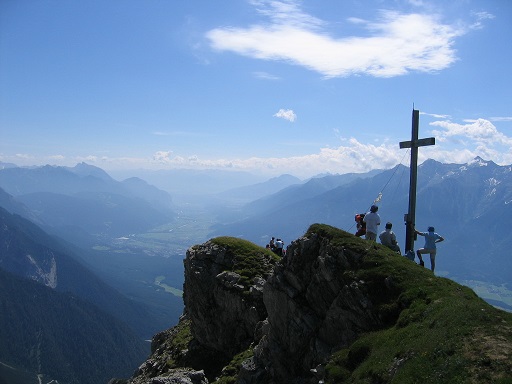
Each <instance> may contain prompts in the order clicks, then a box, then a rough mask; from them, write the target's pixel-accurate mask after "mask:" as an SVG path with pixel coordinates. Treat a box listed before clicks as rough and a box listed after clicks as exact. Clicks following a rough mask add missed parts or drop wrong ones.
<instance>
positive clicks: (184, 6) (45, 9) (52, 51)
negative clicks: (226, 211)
mask: <svg viewBox="0 0 512 384" xmlns="http://www.w3.org/2000/svg"><path fill="white" fill-rule="evenodd" d="M511 37H512V2H511V1H508V0H452V1H449V2H447V1H444V0H439V1H436V0H433V1H427V0H408V1H407V0H396V1H377V0H365V1H363V0H358V1H356V0H344V1H339V0H324V1H318V0H304V1H292V0H286V1H264V0H261V1H260V0H258V1H257V0H252V1H249V0H225V1H222V2H214V1H206V0H203V1H198V0H188V1H184V0H182V1H179V0H144V1H143V0H139V1H133V0H107V1H105V0H101V1H97V0H87V1H85V0H84V1H78V0H71V1H64V0H3V1H2V2H0V135H1V140H0V161H2V162H9V163H15V164H17V165H43V164H54V165H67V166H72V165H74V164H76V163H78V162H81V161H85V162H87V163H89V164H92V165H96V166H98V167H101V168H103V169H106V170H126V169H140V168H145V169H169V168H222V169H234V170H246V171H250V172H255V173H260V174H268V175H269V176H273V175H278V174H283V173H291V174H294V175H296V176H299V177H309V176H312V175H315V174H319V173H325V172H331V173H346V172H365V171H368V170H371V169H374V168H391V167H393V166H394V165H396V164H398V163H400V162H402V163H404V164H405V165H408V157H407V155H408V153H407V150H405V149H403V150H401V149H399V145H398V143H399V142H400V141H404V140H408V139H409V138H410V135H411V113H412V108H413V105H414V107H415V108H416V109H419V110H420V112H421V115H420V137H430V136H434V137H436V146H433V147H424V148H422V149H420V159H419V161H420V162H422V161H424V160H425V159H426V158H433V159H436V160H439V161H442V162H455V163H464V162H467V161H469V160H471V159H472V158H474V157H475V156H481V157H483V158H484V159H486V160H493V161H495V162H496V163H498V164H502V165H504V164H512V92H511V90H512V76H511V73H510V68H511V67H512V40H511Z"/></svg>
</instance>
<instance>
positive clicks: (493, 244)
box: [211, 158, 512, 285]
mask: <svg viewBox="0 0 512 384" xmlns="http://www.w3.org/2000/svg"><path fill="white" fill-rule="evenodd" d="M336 179H337V180H339V181H340V182H339V184H338V185H336V184H335V183H334V184H331V183H329V181H332V180H336ZM342 180H343V176H329V177H325V178H320V179H312V180H309V181H308V182H305V183H303V184H298V185H293V186H290V187H288V188H285V189H283V190H281V191H279V192H277V193H275V194H273V195H270V196H266V197H264V198H261V199H259V200H256V201H253V202H251V203H249V204H247V205H245V206H244V207H242V208H239V209H238V210H237V214H238V216H237V218H236V219H232V220H231V222H224V223H220V224H218V225H217V226H216V227H215V228H214V230H213V232H212V233H211V235H212V236H224V235H227V236H235V237H241V238H244V239H247V240H250V241H253V242H254V243H256V244H259V245H265V243H267V242H268V241H269V239H270V237H271V236H275V237H281V238H282V239H283V240H285V242H286V240H287V239H288V241H289V239H294V238H297V237H299V236H300V235H301V233H304V231H305V230H306V229H307V228H308V226H309V225H311V224H312V223H316V222H319V223H325V224H330V225H333V226H336V227H338V228H341V229H344V230H347V231H349V232H354V233H355V231H356V230H355V221H354V217H355V215H356V214H358V213H365V212H367V211H368V210H369V207H370V206H371V205H372V204H374V202H375V201H376V200H378V202H376V204H377V205H378V206H379V214H380V216H381V221H382V223H381V224H384V223H386V222H388V221H389V222H391V223H392V224H393V230H394V232H395V233H396V234H397V238H398V241H399V243H400V246H401V247H402V250H403V248H404V242H405V226H404V214H405V213H407V209H408V199H409V172H408V168H407V167H405V166H402V165H398V166H396V167H395V168H393V169H390V170H385V171H382V172H379V173H377V174H374V175H364V176H360V177H353V178H351V180H348V181H347V182H343V181H342ZM511 203H512V167H511V166H499V165H497V164H495V163H494V162H492V161H484V160H483V159H481V158H476V159H474V161H472V162H470V163H467V164H442V163H439V162H436V161H434V160H427V161H425V162H424V163H423V164H421V165H420V166H419V168H418V186H417V207H416V228H417V229H418V230H421V231H426V230H427V227H428V226H434V227H435V229H436V232H438V233H439V234H441V235H442V236H443V237H444V238H445V239H446V240H445V242H443V243H442V244H440V245H439V250H438V267H439V273H442V274H443V275H445V276H449V277H451V278H454V279H456V280H459V281H463V280H473V279H474V280H480V281H488V282H492V283H493V284H497V285H501V284H508V283H510V281H512V259H511V258H510V257H509V255H510V252H509V250H510V247H512V233H511V232H510V231H509V230H508V228H510V226H511V224H512V204H511ZM381 230H383V225H381ZM422 246H423V242H422V239H421V238H419V239H418V240H417V242H416V244H415V248H416V249H417V248H420V247H422Z"/></svg>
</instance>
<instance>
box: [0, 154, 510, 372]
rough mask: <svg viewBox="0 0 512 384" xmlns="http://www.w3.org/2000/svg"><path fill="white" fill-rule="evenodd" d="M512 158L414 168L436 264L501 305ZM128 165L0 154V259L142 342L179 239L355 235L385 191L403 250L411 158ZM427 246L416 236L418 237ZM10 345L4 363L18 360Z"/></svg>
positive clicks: (165, 298)
mask: <svg viewBox="0 0 512 384" xmlns="http://www.w3.org/2000/svg"><path fill="white" fill-rule="evenodd" d="M0 165H2V164H0ZM511 168H512V167H511V166H497V165H496V164H494V163H492V162H490V161H484V160H482V159H475V161H473V162H471V163H469V164H441V163H437V162H435V161H432V160H428V161H427V162H425V163H424V164H422V165H421V166H420V167H419V184H418V211H417V223H416V224H417V228H419V229H420V230H425V229H426V227H427V226H428V225H434V226H435V227H436V231H437V232H439V233H440V234H442V235H443V236H444V237H445V238H446V241H445V242H444V243H442V244H441V245H440V246H439V256H438V271H437V274H438V275H440V276H445V277H448V278H451V279H453V280H455V281H458V282H460V283H462V284H465V285H468V286H470V287H471V288H473V289H474V290H475V291H476V292H477V293H478V294H479V295H480V296H481V297H483V298H484V299H486V300H487V301H489V302H490V303H491V304H494V305H498V306H500V307H501V308H504V309H508V310H510V309H512V293H511V290H512V287H511V286H510V281H512V261H511V259H510V257H509V256H510V251H509V250H510V247H511V246H512V235H511V234H510V231H508V230H507V228H509V227H510V224H511V221H512V204H511V203H512V170H511ZM133 175H136V176H137V177H130V178H126V179H123V180H122V181H118V180H116V179H114V178H112V177H111V176H110V175H109V174H107V173H106V172H104V171H103V170H101V169H99V168H96V167H93V166H90V165H87V164H79V165H77V166H76V167H73V168H64V167H52V166H45V167H34V168H19V167H16V166H12V165H11V166H9V165H7V164H3V168H2V169H1V170H0V188H1V191H0V207H2V208H3V209H4V210H5V211H2V212H3V216H2V217H3V218H2V220H3V222H2V224H3V226H4V232H3V235H2V243H3V248H2V258H1V260H0V268H1V269H2V270H4V271H7V272H8V273H10V274H12V275H16V276H18V277H22V278H26V279H29V280H35V281H36V282H38V283H40V284H41V285H45V286H47V287H50V288H52V289H53V290H55V291H61V292H62V293H63V294H64V295H73V296H76V297H78V298H80V300H84V301H86V302H88V303H92V304H93V305H94V306H96V307H98V308H99V310H100V311H101V312H102V313H108V316H112V317H113V318H114V319H113V320H112V324H113V325H112V326H113V327H119V325H117V322H121V323H123V324H124V325H122V326H121V328H122V327H124V326H125V325H126V326H127V327H128V328H130V332H133V333H134V334H136V335H137V337H138V338H139V339H140V340H142V339H148V338H150V337H151V336H152V335H153V334H155V333H156V332H158V331H161V330H163V329H167V328H168V327H170V326H172V325H174V324H176V323H177V321H178V318H179V316H180V315H181V314H182V311H183V300H182V297H181V295H182V290H183V283H184V269H183V260H184V258H185V253H186V250H187V249H188V248H189V247H191V246H193V245H195V244H199V243H203V242H205V241H206V240H208V239H210V238H213V237H217V236H233V237H239V238H243V239H246V240H249V241H251V242H253V243H255V244H257V245H259V246H265V244H267V243H268V241H269V240H270V237H271V236H276V237H281V238H282V239H283V240H284V241H285V246H286V245H289V243H290V242H291V241H293V240H295V239H297V238H299V237H300V236H302V235H303V234H304V233H305V231H306V230H307V228H308V227H309V226H310V225H311V224H313V223H325V224H329V225H332V226H334V227H337V228H340V229H343V230H345V231H347V232H352V233H353V232H355V223H354V215H355V214H357V213H361V212H365V211H366V210H368V208H369V206H370V205H371V204H372V203H373V201H374V200H376V199H378V198H379V199H380V200H379V202H378V205H379V207H380V209H379V213H380V215H381V218H382V221H383V223H382V225H381V230H382V229H383V226H384V225H383V224H384V223H385V222H387V221H391V222H393V224H394V227H393V229H394V231H395V232H396V234H397V237H398V241H399V243H400V246H401V247H402V249H403V241H404V237H405V229H404V227H403V215H404V213H405V212H406V210H407V199H408V168H407V167H404V166H401V165H399V166H397V167H396V168H394V169H392V170H382V171H373V172H370V173H367V174H346V175H320V176H318V177H315V178H312V179H309V180H299V179H297V178H295V177H293V176H290V175H283V176H281V177H278V178H274V179H270V180H261V179H260V178H258V177H256V176H253V175H249V174H246V173H237V172H231V173H229V172H213V173H210V174H207V173H205V172H188V173H187V172H185V171H183V170H182V171H179V172H177V171H169V172H165V171H161V172H158V173H145V174H144V173H141V174H137V173H136V172H135V173H134V174H133ZM144 176H147V179H148V180H150V182H148V181H147V180H146V179H143V177H144ZM379 196H380V197H379ZM7 229H8V230H7ZM13 244H17V245H16V247H13ZM422 245H423V243H422V242H421V239H419V240H418V242H417V243H416V247H417V248H418V247H420V246H422ZM27 255H31V258H27ZM27 260H28V261H27ZM93 282H94V283H93ZM31 289H32V288H31ZM114 303H115V304H116V305H114ZM70 316H71V315H70ZM114 323H115V324H114ZM116 329H117V328H116ZM148 348H149V347H148ZM59 350H60V349H59ZM9 353H10V352H8V351H7V352H6V351H4V352H3V354H2V356H0V362H3V363H5V364H8V365H9V366H11V365H16V364H14V363H15V362H13V361H9ZM17 353H18V354H19V352H17ZM135 359H136V357H135ZM16 361H17V362H18V364H19V366H18V367H17V368H20V369H25V370H27V369H29V368H32V369H36V370H37V368H34V366H31V365H30V364H29V363H28V362H27V361H28V360H23V359H22V358H19V359H18V360H16ZM114 374H116V375H117V374H118V373H114V372H113V373H112V375H114ZM59 382H60V381H59Z"/></svg>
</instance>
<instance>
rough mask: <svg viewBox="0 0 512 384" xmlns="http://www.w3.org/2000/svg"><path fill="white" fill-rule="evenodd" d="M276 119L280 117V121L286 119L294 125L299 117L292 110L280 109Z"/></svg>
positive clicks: (275, 115)
mask: <svg viewBox="0 0 512 384" xmlns="http://www.w3.org/2000/svg"><path fill="white" fill-rule="evenodd" d="M274 117H279V118H280V119H285V120H288V121H290V122H292V123H293V122H294V121H295V119H297V115H296V114H295V112H293V110H291V109H280V110H279V111H278V112H277V113H275V114H274Z"/></svg>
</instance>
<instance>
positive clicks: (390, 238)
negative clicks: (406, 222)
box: [379, 221, 402, 254]
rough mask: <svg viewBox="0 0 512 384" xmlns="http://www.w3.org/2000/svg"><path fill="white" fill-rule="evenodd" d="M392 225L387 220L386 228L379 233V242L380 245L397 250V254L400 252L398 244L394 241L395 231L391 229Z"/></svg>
mask: <svg viewBox="0 0 512 384" xmlns="http://www.w3.org/2000/svg"><path fill="white" fill-rule="evenodd" d="M392 227H393V224H392V223H390V222H389V221H388V222H387V223H386V229H385V230H384V231H382V232H381V233H380V235H379V239H380V243H381V244H382V245H385V246H386V247H388V248H389V249H392V250H393V251H395V252H398V253H399V254H402V252H400V246H399V245H398V243H397V241H396V235H395V232H393V231H392V230H391V228H392Z"/></svg>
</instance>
